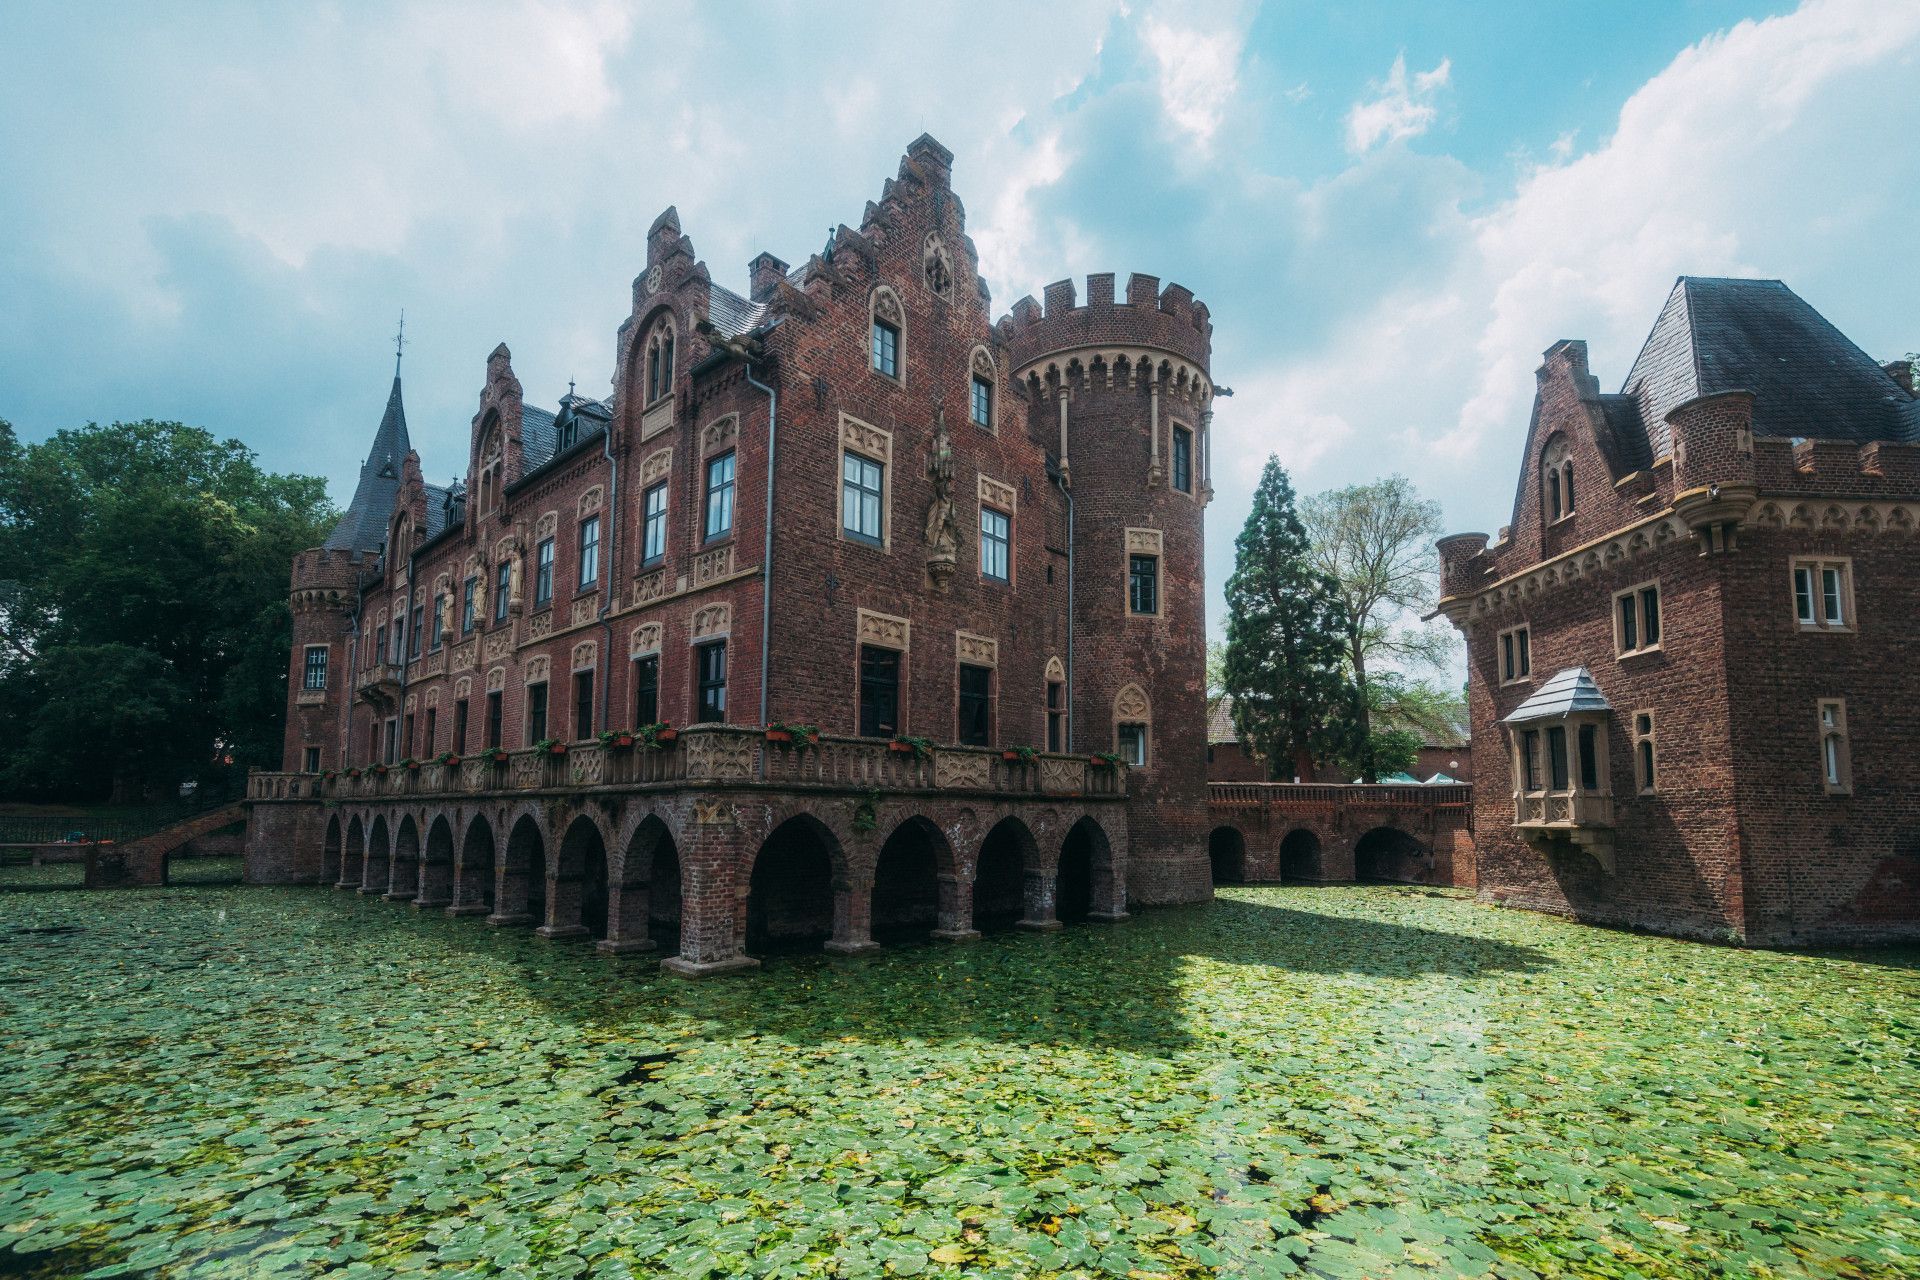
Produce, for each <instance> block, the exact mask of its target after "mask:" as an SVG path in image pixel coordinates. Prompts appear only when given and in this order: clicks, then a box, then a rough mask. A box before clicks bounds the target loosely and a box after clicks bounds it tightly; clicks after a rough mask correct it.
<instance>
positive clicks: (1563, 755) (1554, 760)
mask: <svg viewBox="0 0 1920 1280" xmlns="http://www.w3.org/2000/svg"><path fill="white" fill-rule="evenodd" d="M1547 780H1548V783H1549V785H1551V786H1552V788H1553V789H1554V790H1555V791H1565V790H1566V789H1567V731H1566V728H1565V726H1563V725H1557V724H1556V725H1553V726H1552V727H1550V728H1549V729H1548V730H1547Z"/></svg>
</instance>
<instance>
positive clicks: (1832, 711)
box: [1814, 698, 1853, 796]
mask: <svg viewBox="0 0 1920 1280" xmlns="http://www.w3.org/2000/svg"><path fill="white" fill-rule="evenodd" d="M1814 717H1815V719H1814V723H1815V725H1816V727H1817V729H1818V731H1819V742H1820V786H1821V789H1822V790H1824V791H1825V792H1826V793H1827V794H1828V795H1830V796H1850V795H1852V794H1853V734H1852V732H1851V731H1850V730H1849V729H1848V728H1847V700H1846V699H1845V698H1818V699H1816V700H1815V701H1814Z"/></svg>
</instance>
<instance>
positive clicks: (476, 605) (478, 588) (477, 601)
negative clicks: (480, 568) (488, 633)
mask: <svg viewBox="0 0 1920 1280" xmlns="http://www.w3.org/2000/svg"><path fill="white" fill-rule="evenodd" d="M486 617H487V579H486V576H485V575H484V574H483V575H481V576H480V577H478V578H475V579H474V582H473V620H474V621H475V622H476V623H478V622H484V621H485V620H486Z"/></svg>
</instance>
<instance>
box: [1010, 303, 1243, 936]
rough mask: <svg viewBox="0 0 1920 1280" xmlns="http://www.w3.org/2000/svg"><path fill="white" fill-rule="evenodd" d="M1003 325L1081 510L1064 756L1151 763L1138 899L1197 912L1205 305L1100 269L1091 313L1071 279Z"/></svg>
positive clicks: (1202, 727) (1140, 794) (1134, 836)
mask: <svg viewBox="0 0 1920 1280" xmlns="http://www.w3.org/2000/svg"><path fill="white" fill-rule="evenodd" d="M998 329H999V334H1000V338H1001V340H1002V341H1003V342H1005V343H1006V345H1007V347H1008V349H1009V351H1010V352H1011V356H1012V365H1013V372H1014V380H1015V382H1016V383H1017V384H1019V385H1022V386H1024V387H1025V389H1026V392H1027V398H1028V403H1029V412H1030V414H1031V429H1032V431H1033V433H1034V435H1036V436H1038V437H1041V438H1044V439H1046V440H1047V441H1048V449H1049V452H1050V453H1051V454H1052V455H1053V458H1054V461H1055V462H1056V463H1057V466H1058V470H1059V473H1060V476H1061V478H1062V482H1063V484H1064V486H1065V488H1066V490H1067V493H1068V494H1069V496H1070V498H1071V517H1072V518H1071V523H1072V533H1071V536H1070V542H1071V548H1072V559H1071V566H1072V567H1071V577H1072V590H1071V597H1072V613H1073V618H1072V625H1071V634H1072V639H1073V644H1072V660H1071V663H1070V671H1069V684H1070V686H1071V689H1072V697H1071V706H1072V725H1071V735H1072V741H1071V744H1070V746H1071V749H1072V750H1075V751H1083V752H1098V751H1115V752H1118V753H1120V754H1121V755H1123V756H1128V757H1136V756H1144V760H1145V763H1144V764H1143V765H1140V766H1137V767H1135V768H1133V769H1132V770H1131V776H1130V779H1129V791H1130V794H1131V796H1132V804H1131V805H1130V806H1129V813H1128V841H1129V846H1130V849H1131V855H1130V863H1129V867H1128V871H1127V882H1128V888H1129V892H1130V895H1131V896H1132V898H1133V899H1134V900H1136V901H1139V902H1143V903H1158V902H1190V901H1195V900H1199V899H1204V898H1206V897H1207V896H1208V895H1209V894H1210V892H1211V887H1210V886H1211V875H1210V869H1209V865H1208V857H1207V782H1206V773H1207V759H1206V749H1207V732H1206V729H1207V726H1206V637H1207V620H1206V575H1205V513H1206V506H1207V502H1208V500H1209V499H1210V498H1211V497H1212V494H1213V489H1212V485H1211V483H1210V475H1209V470H1208V437H1209V434H1210V427H1211V420H1212V416H1213V415H1212V405H1213V397H1214V395H1215V388H1214V385H1213V379H1212V375H1211V373H1210V371H1209V358H1210V355H1211V350H1212V336H1213V325H1212V323H1211V321H1210V320H1209V318H1208V312H1207V308H1206V305H1205V304H1204V303H1201V302H1199V301H1197V300H1196V299H1195V298H1194V296H1193V294H1192V292H1191V291H1189V290H1187V289H1186V288H1183V287H1182V286H1180V285H1177V284H1172V285H1168V286H1166V287H1165V288H1164V289H1163V288H1161V287H1160V282H1159V280H1158V279H1157V278H1155V277H1153V276H1143V275H1134V276H1132V277H1130V278H1129V279H1128V281H1127V291H1126V297H1125V298H1124V299H1117V298H1115V296H1114V278H1113V276H1112V275H1110V274H1101V275H1093V276H1089V277H1088V278H1087V298H1086V301H1085V303H1084V304H1082V303H1080V302H1079V301H1078V300H1077V298H1076V296H1075V288H1074V283H1073V282H1072V281H1071V280H1063V281H1060V282H1059V283H1056V284H1052V285H1049V286H1048V287H1047V290H1046V301H1045V305H1044V307H1043V306H1042V305H1041V304H1039V303H1036V302H1035V301H1034V300H1033V299H1032V298H1023V299H1021V301H1020V302H1018V303H1017V304H1015V306H1014V308H1013V312H1012V314H1011V315H1010V316H1008V317H1006V318H1005V319H1003V320H1001V321H1000V324H999V326H998Z"/></svg>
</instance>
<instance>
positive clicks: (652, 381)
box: [639, 311, 680, 409]
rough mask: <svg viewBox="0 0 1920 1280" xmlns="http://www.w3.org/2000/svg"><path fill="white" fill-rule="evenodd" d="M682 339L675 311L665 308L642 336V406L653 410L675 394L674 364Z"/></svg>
mask: <svg viewBox="0 0 1920 1280" xmlns="http://www.w3.org/2000/svg"><path fill="white" fill-rule="evenodd" d="M679 338H680V326H679V324H678V323H677V322H676V321H675V320H674V318H673V312H671V311H664V312H662V313H661V314H660V316H659V317H658V318H656V319H655V320H654V322H653V323H652V324H651V325H650V326H648V328H647V334H646V336H645V337H644V338H642V339H641V341H640V348H639V349H640V352H641V357H640V360H641V365H640V378H639V383H640V387H641V393H642V394H641V397H640V398H641V401H642V403H641V406H640V407H641V408H642V409H651V408H652V407H653V406H654V405H657V404H659V403H660V402H661V401H663V400H668V399H671V398H672V397H673V386H674V382H673V379H674V363H675V357H676V354H677V352H676V348H677V346H678V344H679Z"/></svg>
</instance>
